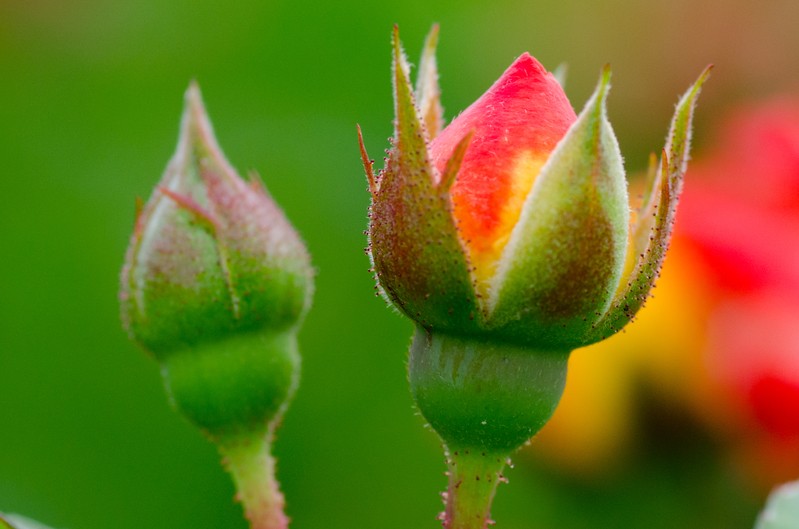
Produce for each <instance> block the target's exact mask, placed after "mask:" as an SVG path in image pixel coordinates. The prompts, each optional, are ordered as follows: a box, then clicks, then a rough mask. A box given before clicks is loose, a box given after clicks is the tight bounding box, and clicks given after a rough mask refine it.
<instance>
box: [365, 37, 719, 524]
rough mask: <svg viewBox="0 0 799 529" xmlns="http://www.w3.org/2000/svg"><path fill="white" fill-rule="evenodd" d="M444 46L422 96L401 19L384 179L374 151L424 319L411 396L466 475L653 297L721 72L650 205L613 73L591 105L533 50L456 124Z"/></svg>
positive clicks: (503, 451)
mask: <svg viewBox="0 0 799 529" xmlns="http://www.w3.org/2000/svg"><path fill="white" fill-rule="evenodd" d="M435 34H436V32H435V31H434V33H433V35H435ZM434 41H435V39H434V38H431V39H429V40H428V45H427V46H426V48H425V52H424V55H423V59H422V62H421V64H422V67H421V72H420V75H421V77H420V81H419V83H418V85H417V89H416V92H415V93H414V90H413V89H412V88H411V84H410V79H409V67H408V64H407V61H406V59H405V55H404V53H403V51H402V49H401V45H400V41H399V36H398V32H397V31H396V29H395V32H394V41H393V47H394V64H393V74H394V75H393V77H394V79H393V80H394V108H395V116H396V117H395V131H394V137H393V139H392V146H391V149H390V150H389V155H388V158H387V161H386V165H385V167H384V168H383V169H382V170H381V171H379V172H378V173H375V171H374V169H373V167H372V162H371V161H370V160H369V158H368V155H367V154H366V150H365V148H364V146H363V141H362V140H361V153H362V157H363V162H364V167H365V170H366V173H367V179H368V181H369V190H370V193H371V196H372V204H371V208H370V212H369V219H370V224H369V252H370V255H371V258H372V261H373V263H374V269H375V273H376V276H377V280H378V285H379V288H380V290H381V292H383V294H384V295H385V297H386V298H387V299H388V301H389V302H390V303H392V304H393V305H394V306H396V307H397V308H399V309H400V310H401V311H402V312H403V313H405V314H406V315H407V316H408V317H409V318H411V319H412V320H413V321H414V322H415V323H416V334H415V336H414V339H413V343H412V345H411V352H410V361H409V372H410V373H409V374H410V377H409V378H410V383H411V391H412V393H413V395H414V399H415V400H416V403H417V405H418V406H419V409H420V411H421V412H422V415H423V416H424V417H425V418H426V419H427V420H428V421H429V422H430V424H431V426H432V427H433V428H434V429H435V430H436V432H438V433H439V435H441V437H442V439H443V440H444V443H445V445H446V446H447V448H448V450H449V453H450V456H451V457H452V459H451V461H452V463H451V464H452V465H454V467H453V469H452V470H451V481H450V483H451V484H452V483H454V481H453V478H452V476H459V477H457V478H455V479H456V480H457V479H463V472H462V470H463V468H464V467H463V466H462V465H463V464H464V463H463V461H465V459H464V454H471V456H469V457H470V458H472V459H471V460H470V461H471V462H470V463H469V464H468V465H467V466H469V468H470V469H471V470H474V469H476V468H481V469H486V468H492V465H493V466H494V467H496V465H495V464H494V462H495V461H496V462H500V461H501V462H502V463H501V465H499V467H498V468H501V466H502V465H504V456H506V455H507V454H509V453H510V452H512V451H513V450H514V449H515V448H517V447H519V446H520V445H521V444H523V443H524V442H526V441H527V440H528V439H529V438H530V437H531V436H532V435H534V434H535V433H536V432H537V431H538V429H540V428H541V426H543V424H544V423H545V422H546V421H547V420H548V418H549V417H550V415H551V414H552V412H553V411H554V409H555V406H556V405H557V402H558V400H559V399H560V395H561V392H562V389H563V384H564V382H565V375H566V363H567V359H568V356H569V353H570V352H571V351H572V350H573V349H575V348H577V347H581V346H584V345H588V344H590V343H594V342H597V341H599V340H602V339H604V338H606V337H608V336H610V335H611V334H613V333H615V332H617V331H618V330H620V329H621V328H622V327H623V326H624V325H625V324H626V323H627V322H628V321H630V319H631V318H632V317H633V315H634V314H635V313H636V312H637V311H638V309H639V308H640V307H641V305H642V304H643V302H644V300H645V299H646V297H647V296H648V294H649V290H650V289H651V287H652V285H653V283H654V281H655V279H656V277H657V274H658V272H659V269H660V266H661V263H662V261H663V257H664V254H665V251H666V247H667V245H668V241H669V237H670V234H671V225H672V222H673V219H674V214H675V209H676V204H677V199H678V196H679V193H680V190H681V186H682V175H683V172H684V170H685V163H686V160H687V158H688V150H689V140H690V128H691V120H692V116H693V110H694V103H695V101H696V97H697V95H698V93H699V89H700V87H701V85H702V83H703V82H704V80H705V78H706V77H707V72H705V73H703V74H702V76H701V77H700V78H699V80H698V81H697V82H696V84H695V85H694V86H693V87H692V88H691V89H690V90H689V91H688V92H687V93H686V95H685V96H684V97H683V99H682V100H681V101H680V103H679V104H678V106H677V111H676V113H675V116H674V119H673V121H672V127H671V131H670V132H669V136H668V140H667V143H666V147H665V149H664V151H663V155H662V158H661V161H660V163H659V164H656V165H655V166H654V167H653V168H652V170H651V179H650V182H649V189H648V191H647V196H646V198H645V200H644V204H643V206H642V207H641V208H640V209H637V210H635V211H631V208H630V206H629V200H628V194H627V184H626V178H625V174H624V167H623V164H622V156H621V153H620V151H619V146H618V142H617V140H616V137H615V135H614V133H613V130H612V128H611V126H610V123H609V122H608V119H607V115H606V109H605V102H606V99H607V95H608V91H609V89H610V69H609V68H607V67H606V68H605V69H604V70H603V71H602V73H601V75H600V80H599V83H598V85H597V88H596V90H595V92H594V94H593V95H592V96H591V98H590V99H589V101H588V103H586V105H585V108H584V109H583V110H582V112H580V113H579V115H577V114H575V112H574V110H573V109H572V107H571V105H570V103H569V101H568V99H567V98H566V95H565V94H564V92H563V90H562V88H561V86H560V84H559V82H558V81H557V80H556V79H555V77H554V76H553V75H552V74H550V73H548V72H547V71H546V70H545V69H544V67H543V66H542V65H541V64H540V63H539V62H538V61H536V60H535V59H534V58H533V57H531V56H530V55H528V54H526V53H525V54H523V55H521V56H520V57H519V58H518V59H517V60H516V61H515V62H514V63H513V64H512V65H511V66H510V67H509V68H508V70H507V71H505V73H504V74H502V76H501V77H500V78H499V79H498V80H497V81H496V83H494V85H493V86H492V87H491V88H489V90H488V91H487V92H486V93H485V94H484V95H483V96H481V97H480V98H479V99H478V100H477V101H476V102H475V103H473V104H472V105H471V106H470V107H469V108H467V109H466V110H464V111H463V112H462V113H461V114H460V115H459V116H458V117H457V118H455V119H454V120H453V121H452V122H451V123H450V124H449V125H448V126H446V127H444V128H443V129H441V123H442V121H441V117H440V111H441V106H440V103H439V101H438V96H439V90H438V86H437V83H436V82H435V80H436V79H437V73H436V72H435V61H434V60H433V59H432V55H433V49H432V44H431V43H432V42H434ZM417 101H418V102H419V103H420V105H419V106H418V107H417V104H416V102H417ZM431 123H432V124H433V125H431ZM439 129H441V130H440V132H438V131H439ZM475 453H478V454H482V455H481V457H482V459H480V462H478V463H475V460H474V459H473V458H474V454H475ZM456 454H460V456H457V455H456ZM459 458H460V459H459ZM458 460H460V461H461V463H460V466H459V464H458V463H456V461H458ZM486 465H488V466H486ZM458 468H460V470H458ZM471 470H470V471H471ZM480 472H482V470H481V471H480ZM471 479H473V478H470V479H468V480H467V481H469V482H471ZM475 481H479V476H478V478H477V479H476V480H475ZM495 482H496V480H494V483H495ZM483 488H485V486H483ZM489 489H490V491H493V488H487V489H485V490H484V491H483V492H481V493H479V494H487V493H488V492H486V491H489ZM470 490H471V489H470ZM461 492H462V491H461ZM490 493H491V494H493V492H490ZM463 494H472V495H479V494H478V492H477V491H476V490H472V491H471V492H468V493H463V492H462V494H461V495H463ZM450 496H454V495H450ZM450 507H452V502H450V504H448V512H447V515H446V516H445V526H446V527H452V528H455V527H457V528H459V529H460V528H466V527H472V525H469V524H464V525H460V524H459V523H456V522H453V521H452V519H453V518H452V516H450V515H451V514H452V513H450V512H449V509H450ZM452 508H453V509H455V511H458V509H459V508H456V507H452ZM461 514H462V515H464V516H465V514H464V512H461ZM472 514H473V513H472ZM472 514H469V515H468V516H467V517H472ZM478 514H479V513H478ZM483 514H485V513H483ZM472 518H473V517H472ZM477 518H478V519H480V516H477ZM470 519H471V518H470ZM452 524H454V525H452ZM477 526H478V525H474V527H477Z"/></svg>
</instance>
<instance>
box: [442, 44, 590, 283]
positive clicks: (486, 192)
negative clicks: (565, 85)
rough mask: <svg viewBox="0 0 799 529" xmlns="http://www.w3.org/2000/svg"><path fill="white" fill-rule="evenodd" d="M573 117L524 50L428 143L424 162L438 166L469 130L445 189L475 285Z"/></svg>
mask: <svg viewBox="0 0 799 529" xmlns="http://www.w3.org/2000/svg"><path fill="white" fill-rule="evenodd" d="M575 119H576V115H575V113H574V109H573V108H572V106H571V104H570V103H569V100H568V99H567V98H566V95H565V94H564V92H563V90H562V88H561V86H560V84H558V82H557V80H556V79H555V77H554V76H553V75H552V74H550V73H549V72H547V71H546V69H544V67H543V66H542V65H541V64H540V63H539V62H538V61H537V60H535V59H534V58H533V57H531V56H530V55H529V54H527V53H525V54H523V55H522V56H520V57H519V58H518V59H517V60H516V61H515V62H514V63H513V64H512V65H511V66H510V67H509V68H508V69H507V70H506V71H505V73H504V74H503V75H502V77H500V78H499V80H497V82H496V83H494V85H493V86H492V87H491V88H490V89H489V90H488V91H487V92H486V93H485V94H483V96H482V97H480V99H478V100H477V101H475V102H474V103H473V104H472V105H471V106H470V107H469V108H467V109H466V110H465V111H464V112H463V113H462V114H461V115H460V116H458V117H457V118H455V120H453V121H452V123H451V124H450V125H449V126H448V127H446V128H445V129H444V130H443V131H442V132H441V133H440V135H439V136H438V137H436V138H435V139H434V140H433V141H432V142H431V146H430V153H431V158H432V160H431V161H432V163H433V164H434V165H435V166H436V167H437V168H438V170H439V172H443V171H444V167H445V166H446V163H447V160H449V158H450V156H451V155H452V152H453V150H454V148H455V146H456V145H457V143H458V142H459V141H460V140H461V139H462V138H463V137H464V136H465V135H466V134H468V133H469V132H470V131H474V137H473V138H472V141H471V143H470V145H469V149H468V151H467V152H466V156H465V158H464V160H463V164H462V165H461V168H460V171H459V173H458V176H457V179H456V181H455V184H454V185H453V187H452V190H451V195H452V201H453V206H454V215H455V219H456V222H457V223H458V228H459V231H460V236H461V238H462V239H463V241H464V242H465V243H466V246H467V248H468V250H469V256H470V261H471V263H472V264H473V265H474V267H475V278H476V279H477V280H478V284H479V285H484V284H485V283H486V282H487V281H488V279H490V278H491V276H492V275H493V273H494V271H495V268H496V261H497V260H498V259H499V256H500V254H501V253H502V249H503V248H504V247H505V244H506V242H507V240H508V237H509V236H510V232H511V230H512V229H513V226H514V225H515V224H516V222H517V220H518V218H519V214H520V211H521V207H522V205H523V204H524V201H525V198H526V197H527V195H528V193H529V191H530V189H531V188H532V185H533V183H534V181H535V178H536V176H537V175H538V172H539V171H540V169H541V167H542V166H543V164H544V162H546V160H547V158H548V157H549V154H550V153H551V152H552V150H553V149H554V148H555V145H557V143H558V142H559V141H560V139H561V138H562V137H563V136H564V134H565V133H566V131H567V130H568V129H569V127H570V126H571V124H572V123H573V122H574V121H575Z"/></svg>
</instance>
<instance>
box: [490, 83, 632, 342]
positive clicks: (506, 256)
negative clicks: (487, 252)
mask: <svg viewBox="0 0 799 529" xmlns="http://www.w3.org/2000/svg"><path fill="white" fill-rule="evenodd" d="M609 87H610V69H609V68H605V70H604V71H603V72H602V75H601V77H600V80H599V83H598V85H597V88H596V91H595V92H594V94H593V95H592V96H591V98H590V99H589V101H588V102H587V103H586V105H585V108H584V109H583V111H582V112H581V113H580V115H579V116H578V117H577V121H575V123H574V124H573V125H572V126H571V128H570V129H569V131H568V132H567V133H566V135H565V136H564V138H563V139H562V140H561V141H560V142H559V143H558V145H557V146H556V148H555V150H554V151H553V152H552V154H551V155H550V157H549V159H548V161H547V162H546V164H545V165H544V167H543V168H542V169H541V173H540V174H539V176H538V178H537V180H536V182H535V184H534V186H533V189H532V190H531V192H530V195H529V196H528V197H527V199H526V202H525V204H524V206H523V209H522V213H521V216H520V218H519V222H518V223H517V225H516V226H515V227H514V229H513V232H512V233H511V237H510V240H509V242H508V244H507V246H506V247H505V250H504V252H503V254H502V257H501V259H500V261H499V267H498V271H497V274H496V276H495V277H494V278H493V279H492V296H491V298H490V299H489V307H490V308H489V317H490V320H489V321H490V324H491V327H492V328H493V329H494V331H493V332H496V333H498V334H499V335H500V336H502V338H504V339H506V340H508V341H512V342H513V343H523V344H528V345H530V346H532V347H541V348H553V347H557V348H562V349H572V348H574V347H576V346H577V345H578V343H579V340H580V337H581V336H582V335H583V334H584V333H585V332H586V330H587V329H590V328H591V325H592V324H593V323H594V322H595V321H596V320H597V319H598V318H599V317H600V316H601V315H602V314H603V313H604V312H605V310H606V309H607V307H608V305H609V303H610V300H611V298H612V296H613V292H614V291H615V289H616V286H617V285H618V282H619V278H620V277H621V273H622V269H623V266H624V258H625V253H626V248H627V236H628V223H629V205H628V199H627V187H626V180H625V176H624V167H623V163H622V157H621V152H620V151H619V146H618V142H617V141H616V137H615V135H614V133H613V130H612V128H611V126H610V123H609V122H608V120H607V115H606V104H605V101H606V98H607V94H608V90H609Z"/></svg>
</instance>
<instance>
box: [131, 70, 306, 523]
mask: <svg viewBox="0 0 799 529" xmlns="http://www.w3.org/2000/svg"><path fill="white" fill-rule="evenodd" d="M312 291H313V271H312V268H311V265H310V259H309V256H308V252H307V250H306V249H305V246H304V244H303V242H302V241H301V240H300V238H299V236H298V235H297V233H296V231H295V230H294V229H293V227H292V226H291V224H290V223H289V222H288V220H287V219H286V217H285V216H284V214H283V212H282V211H281V210H280V208H279V207H278V206H277V205H276V204H275V202H274V201H273V200H272V198H271V197H270V196H269V194H268V193H267V191H266V189H265V187H264V186H263V184H262V183H261V182H260V180H259V179H258V178H257V177H256V176H252V177H251V179H250V181H249V182H246V181H244V180H243V179H242V178H241V177H239V175H238V174H237V173H236V171H235V170H234V169H233V167H232V166H231V165H230V163H229V162H228V161H227V160H226V159H225V157H224V155H223V154H222V151H221V149H220V148H219V145H218V144H217V142H216V139H215V138H214V134H213V131H212V128H211V123H210V121H209V120H208V116H207V115H206V112H205V109H204V107H203V104H202V100H201V97H200V92H199V89H198V88H197V86H196V85H194V84H192V85H191V86H190V87H189V89H188V91H187V92H186V104H185V110H184V113H183V120H182V124H181V131H180V138H179V140H178V147H177V150H176V152H175V154H174V156H173V158H172V160H171V161H170V162H169V165H168V166H167V169H166V172H165V173H164V176H163V178H162V179H161V182H160V183H159V185H158V186H157V187H156V189H155V191H154V192H153V195H152V196H151V198H150V200H149V201H148V202H147V204H146V205H145V206H144V208H143V210H142V211H141V213H140V214H139V215H138V218H137V219H136V225H135V228H134V232H133V237H132V238H131V242H130V246H129V247H128V252H127V255H126V259H125V266H124V268H123V270H122V288H121V293H120V299H121V304H122V320H123V323H124V326H125V328H126V329H127V331H128V333H129V334H130V337H131V338H132V339H133V340H134V341H136V342H137V343H139V344H140V345H141V346H142V347H143V348H144V349H145V350H147V351H148V352H150V353H151V354H152V355H153V356H154V357H155V359H156V360H158V362H159V363H160V364H161V365H162V368H163V369H162V373H163V376H164V381H165V384H166V387H167V391H168V392H169V395H170V397H171V400H172V402H173V403H174V405H175V407H176V408H177V409H178V410H179V411H180V412H181V413H182V414H183V415H185V416H186V417H187V418H188V419H189V420H190V421H192V422H193V423H194V424H196V425H197V426H198V427H200V428H201V429H202V430H203V431H204V432H205V433H206V434H207V435H208V436H209V437H211V439H213V440H214V441H215V442H217V443H218V444H219V445H220V448H221V450H222V452H223V454H224V455H225V458H226V464H227V465H228V467H229V469H230V470H231V472H233V474H234V478H235V479H236V481H237V483H238V484H239V485H240V487H239V488H240V489H242V487H243V488H244V489H248V490H249V488H252V487H250V486H248V485H247V483H250V484H252V483H253V482H254V481H258V480H259V479H261V478H262V475H261V474H263V473H262V472H260V473H259V472H253V471H252V470H251V468H249V466H250V465H256V466H257V467H259V468H261V467H264V468H265V467H266V466H268V467H269V472H270V473H271V466H272V461H271V459H270V458H269V455H268V441H269V440H271V436H272V431H273V429H274V427H275V426H276V425H277V423H278V422H279V420H280V417H281V415H282V412H283V410H284V408H285V406H286V405H287V403H288V401H289V399H290V398H291V396H292V394H293V393H294V390H295V387H296V385H297V380H298V372H299V364H300V360H299V355H298V352H297V330H298V327H299V324H300V323H301V321H302V319H303V317H304V315H305V313H306V311H307V309H308V307H309V304H310V301H311V294H312ZM262 445H264V446H262ZM259 476H260V477H259ZM242 481H244V482H247V483H244V485H242ZM252 486H255V485H252ZM275 493H276V494H278V495H279V493H277V492H276V489H275ZM247 494H248V492H247V490H242V496H243V501H244V502H245V506H246V507H248V508H249V506H247ZM252 502H253V503H254V504H255V503H257V498H256V499H253V500H252ZM281 502H282V499H281ZM248 516H249V517H250V518H251V520H252V519H253V517H257V516H261V514H253V513H250V512H248ZM280 516H282V512H281V513H280ZM283 518H285V517H283ZM252 521H253V527H274V525H263V524H261V525H256V521H255V520H252ZM283 522H285V519H283ZM278 526H279V524H278Z"/></svg>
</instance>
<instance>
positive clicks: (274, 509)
mask: <svg viewBox="0 0 799 529" xmlns="http://www.w3.org/2000/svg"><path fill="white" fill-rule="evenodd" d="M271 448H272V431H271V429H270V430H269V431H267V432H266V433H255V434H250V435H244V436H241V437H236V438H233V439H225V440H224V441H223V442H220V443H219V451H220V452H221V453H222V457H223V464H224V466H225V468H226V469H227V471H228V472H229V473H230V474H231V476H232V477H233V482H234V483H235V485H236V490H237V494H236V499H237V500H238V501H239V502H241V504H242V506H243V507H244V516H245V518H247V520H249V522H250V527H251V529H286V528H287V527H288V525H289V519H288V517H287V516H286V515H285V513H284V511H283V508H284V505H285V500H284V499H283V494H282V493H281V492H280V488H279V484H278V482H277V480H276V479H275V459H274V458H273V457H272V453H271Z"/></svg>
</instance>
